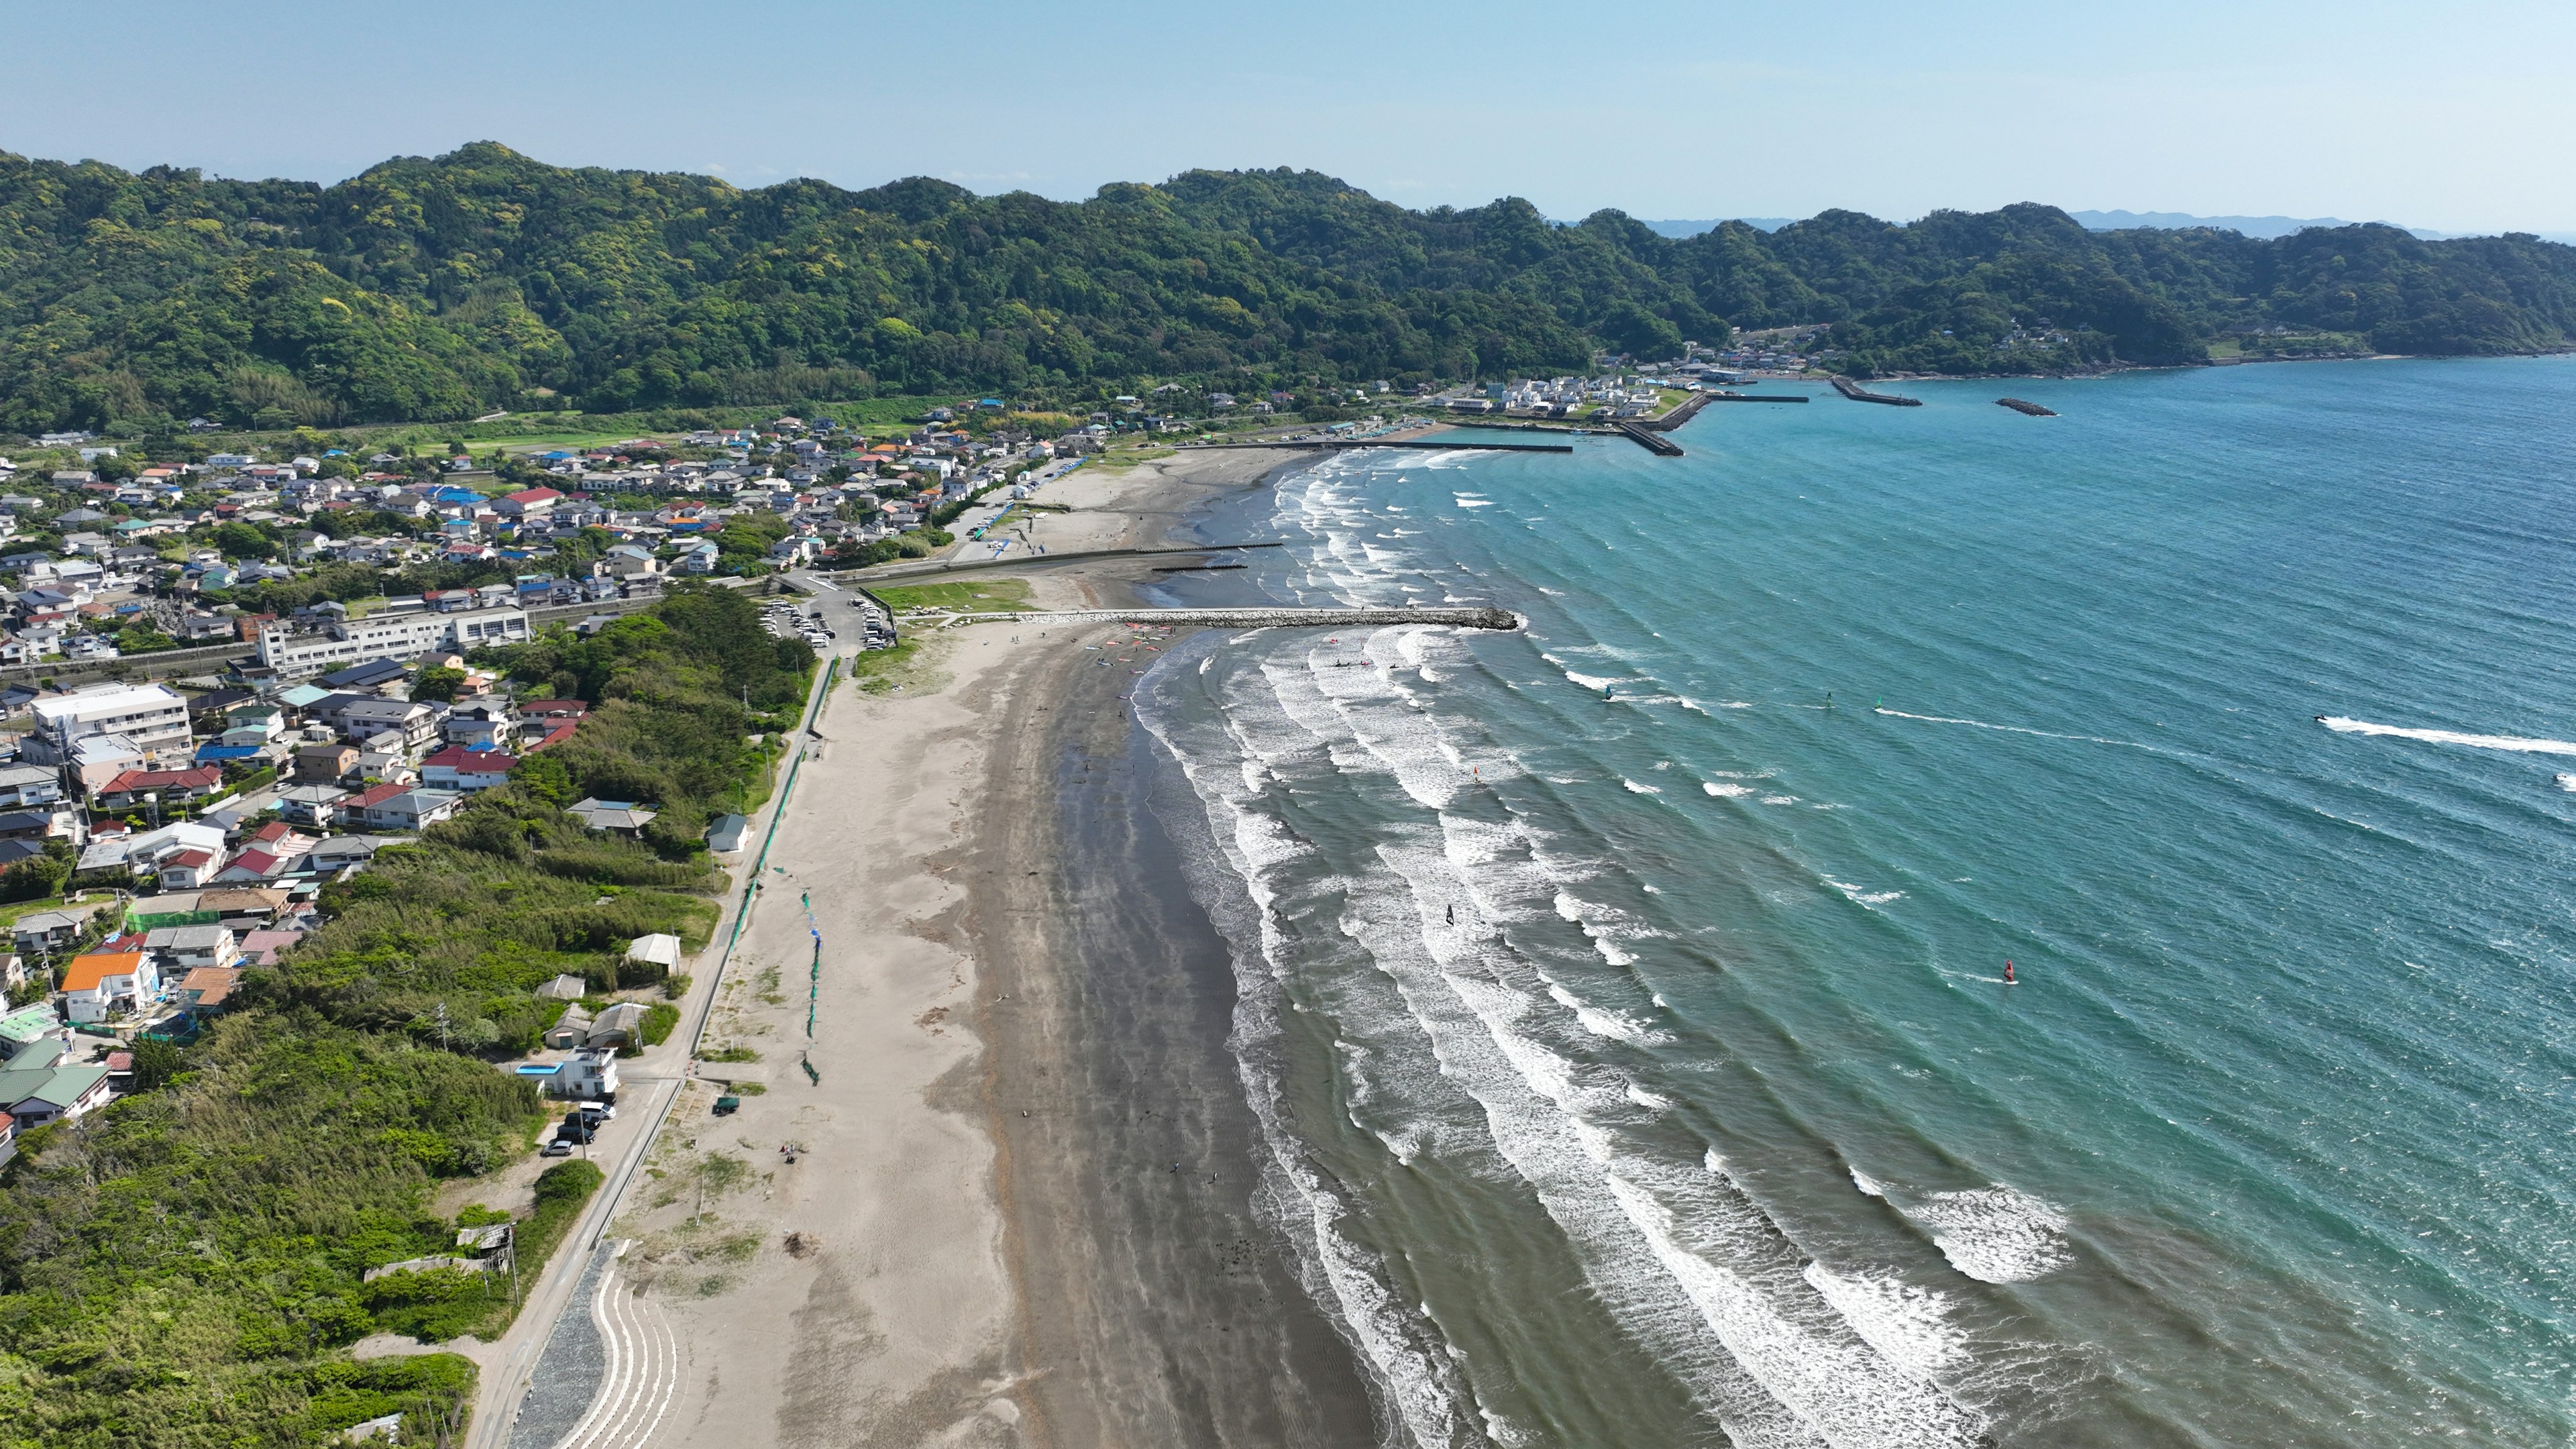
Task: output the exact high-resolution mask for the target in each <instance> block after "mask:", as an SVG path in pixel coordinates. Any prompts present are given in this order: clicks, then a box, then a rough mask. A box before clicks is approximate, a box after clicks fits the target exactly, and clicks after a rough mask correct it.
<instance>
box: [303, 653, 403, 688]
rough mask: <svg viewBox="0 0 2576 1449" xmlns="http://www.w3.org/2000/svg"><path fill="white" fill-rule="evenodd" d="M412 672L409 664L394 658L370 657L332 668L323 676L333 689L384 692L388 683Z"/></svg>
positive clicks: (323, 680) (324, 681) (324, 682)
mask: <svg viewBox="0 0 2576 1449" xmlns="http://www.w3.org/2000/svg"><path fill="white" fill-rule="evenodd" d="M410 674H411V670H410V668H409V667H408V666H406V665H403V664H401V663H398V662H396V661H394V660H391V659H370V660H367V661H365V662H364V663H360V664H352V665H350V666H349V667H348V668H346V669H335V670H332V671H331V672H330V673H328V674H325V675H323V676H322V683H323V684H324V685H326V686H328V687H330V688H332V689H344V690H348V691H350V692H351V693H361V692H364V693H382V692H383V690H384V687H385V686H386V685H388V684H392V683H394V682H395V681H396V680H400V679H403V678H406V677H408V676H409V675H410Z"/></svg>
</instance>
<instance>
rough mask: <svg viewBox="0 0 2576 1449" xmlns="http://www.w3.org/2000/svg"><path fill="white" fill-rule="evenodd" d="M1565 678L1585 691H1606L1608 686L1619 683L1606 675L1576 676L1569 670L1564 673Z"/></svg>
mask: <svg viewBox="0 0 2576 1449" xmlns="http://www.w3.org/2000/svg"><path fill="white" fill-rule="evenodd" d="M1565 677H1566V678H1567V679H1569V680H1571V681H1573V682H1574V683H1576V684H1579V685H1582V686H1583V687H1584V688H1586V689H1594V690H1599V689H1608V688H1609V687H1610V686H1612V685H1614V684H1618V683H1620V682H1621V681H1619V680H1617V679H1613V678H1611V677H1609V676H1607V675H1601V674H1577V673H1575V672H1574V671H1573V670H1571V669H1569V670H1567V671H1565Z"/></svg>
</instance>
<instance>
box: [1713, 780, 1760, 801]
mask: <svg viewBox="0 0 2576 1449" xmlns="http://www.w3.org/2000/svg"><path fill="white" fill-rule="evenodd" d="M1700 788H1701V789H1703V790H1706V791H1707V792H1708V793H1710V794H1712V795H1715V796H1716V797H1717V798H1719V799H1721V800H1732V799H1734V798H1736V797H1737V796H1739V795H1750V794H1752V793H1753V789H1752V787H1751V786H1749V785H1736V784H1730V783H1726V782H1722V781H1717V780H1703V781H1701V782H1700Z"/></svg>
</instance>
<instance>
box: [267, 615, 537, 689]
mask: <svg viewBox="0 0 2576 1449" xmlns="http://www.w3.org/2000/svg"><path fill="white" fill-rule="evenodd" d="M530 632H531V631H530V630H529V628H528V615H527V611H526V610H524V609H466V610H462V611H459V612H457V613H453V614H396V615H390V616H387V615H375V614H370V615H368V616H367V617H365V618H363V619H350V620H345V621H337V622H333V623H330V624H326V625H324V626H323V627H322V631H321V632H320V633H318V634H291V633H288V632H287V631H286V630H285V629H282V628H279V627H276V626H271V627H269V628H265V629H262V630H261V631H260V634H259V662H260V663H262V664H265V665H267V666H268V667H269V668H271V669H274V670H276V671H277V672H278V674H279V675H280V676H282V677H286V678H295V677H297V676H300V675H306V674H317V673H320V672H321V671H322V670H325V669H328V668H331V667H333V666H334V665H340V664H353V663H356V662H358V661H360V660H364V659H403V658H408V657H410V656H412V655H416V654H423V653H426V652H428V651H429V650H432V649H454V650H459V651H462V650H467V649H479V648H481V647H483V646H484V645H486V644H515V643H518V642H519V641H521V640H524V639H526V638H528V637H529V635H530Z"/></svg>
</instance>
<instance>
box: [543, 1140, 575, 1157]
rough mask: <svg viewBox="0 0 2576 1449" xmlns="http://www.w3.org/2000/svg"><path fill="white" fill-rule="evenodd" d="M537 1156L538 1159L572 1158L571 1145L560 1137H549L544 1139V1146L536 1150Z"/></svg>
mask: <svg viewBox="0 0 2576 1449" xmlns="http://www.w3.org/2000/svg"><path fill="white" fill-rule="evenodd" d="M537 1155H538V1156H539V1157H570V1156H572V1144H571V1143H569V1142H566V1141H565V1140H563V1139H562V1138H560V1137H550V1138H548V1139H546V1145H545V1146H543V1147H541V1148H538V1149H537Z"/></svg>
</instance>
